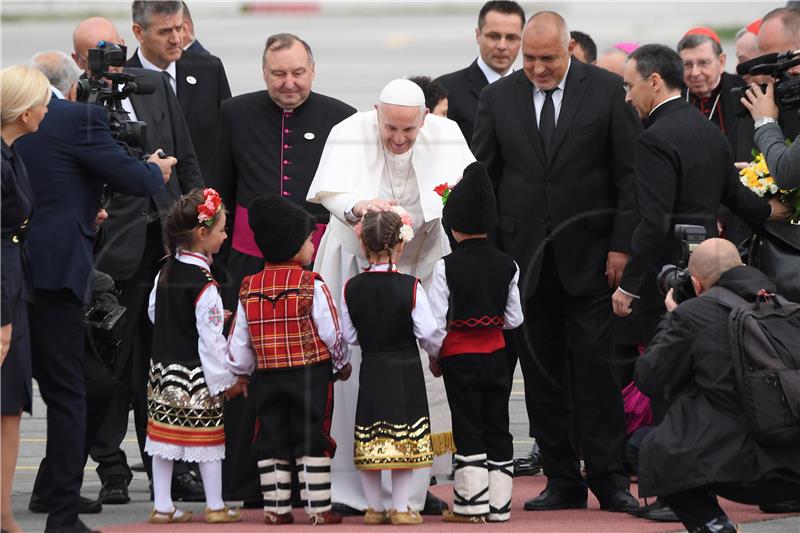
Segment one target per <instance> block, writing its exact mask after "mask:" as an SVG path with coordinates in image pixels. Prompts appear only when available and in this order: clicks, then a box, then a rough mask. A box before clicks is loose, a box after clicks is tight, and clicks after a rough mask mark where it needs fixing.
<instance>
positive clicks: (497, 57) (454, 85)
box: [436, 0, 525, 143]
mask: <svg viewBox="0 0 800 533" xmlns="http://www.w3.org/2000/svg"><path fill="white" fill-rule="evenodd" d="M524 25H525V11H524V10H523V9H522V7H521V6H520V5H519V4H518V3H516V2H512V1H507V0H492V1H490V2H486V3H485V4H484V5H483V7H482V8H481V11H480V13H479V14H478V27H477V28H475V40H476V41H477V42H478V48H479V50H480V54H479V55H478V58H477V59H476V60H475V61H473V62H472V64H470V66H468V67H467V68H465V69H462V70H457V71H456V72H451V73H450V74H445V75H444V76H441V77H439V78H438V79H437V80H436V81H438V82H439V83H441V84H442V85H443V86H444V88H445V89H447V92H448V108H447V118H449V119H451V120H455V121H456V122H457V123H458V127H459V128H461V132H462V133H463V134H464V138H465V139H466V140H467V142H468V143H469V142H470V141H471V140H472V130H473V127H474V124H475V111H476V109H477V108H478V97H479V96H480V94H481V90H482V89H483V88H484V87H486V86H487V85H488V84H490V83H492V82H494V81H496V80H499V79H500V78H502V77H503V76H507V75H508V74H510V73H511V71H512V70H511V67H512V66H513V65H514V61H516V59H517V54H518V53H519V47H520V44H522V27H523V26H524Z"/></svg>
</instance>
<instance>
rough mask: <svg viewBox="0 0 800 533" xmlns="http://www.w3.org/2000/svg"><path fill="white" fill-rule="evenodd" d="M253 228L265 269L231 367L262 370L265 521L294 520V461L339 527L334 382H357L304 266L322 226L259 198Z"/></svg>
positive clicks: (324, 513)
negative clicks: (334, 495)
mask: <svg viewBox="0 0 800 533" xmlns="http://www.w3.org/2000/svg"><path fill="white" fill-rule="evenodd" d="M248 212H249V213H250V216H249V224H250V228H251V229H252V230H253V234H254V237H255V241H256V244H257V245H258V248H259V249H260V250H261V253H262V254H263V255H264V260H265V261H266V265H265V266H264V270H262V271H261V272H258V273H257V274H254V275H252V276H248V277H246V278H245V279H244V280H243V281H242V285H241V289H240V291H239V305H238V310H237V312H236V319H235V321H234V325H233V327H232V328H231V336H230V343H229V362H228V365H229V367H230V368H231V369H233V370H234V371H235V372H236V373H242V374H251V373H253V372H255V375H254V379H253V384H252V385H251V386H250V393H251V395H252V396H253V397H254V399H255V404H256V411H257V413H258V419H257V426H256V427H257V429H256V436H255V440H254V443H255V446H256V450H257V453H258V457H259V461H258V470H259V474H260V476H261V490H262V492H263V495H264V521H265V523H267V524H268V525H276V524H288V523H291V522H293V520H294V518H293V517H292V513H291V511H292V502H291V482H292V472H291V467H290V461H292V460H294V461H295V463H296V465H297V468H298V480H299V482H300V497H301V499H303V500H304V501H305V502H306V504H307V507H306V511H307V513H308V515H309V517H310V519H311V523H312V524H314V525H323V524H337V523H340V522H341V521H342V517H341V516H340V515H339V514H337V513H334V512H333V511H331V478H330V476H331V474H330V472H331V457H333V454H334V452H335V451H336V443H335V442H334V440H333V439H332V438H331V436H330V425H331V414H332V410H333V382H334V381H335V380H336V379H343V380H346V379H347V378H348V377H349V376H350V371H351V368H350V363H349V362H348V361H349V352H348V350H347V347H346V345H345V344H344V343H343V342H342V336H341V330H340V328H339V317H338V314H337V311H336V307H335V305H334V303H333V298H331V294H330V292H329V290H328V287H327V286H326V285H325V283H324V282H323V281H322V279H321V278H320V277H319V275H318V274H316V273H314V272H311V271H308V270H304V269H303V266H305V265H308V264H309V263H311V258H312V256H313V255H314V243H313V242H312V240H311V234H312V233H313V232H314V230H315V227H316V225H315V224H316V223H315V220H314V217H313V216H312V215H310V214H309V213H308V212H307V211H305V210H304V209H303V208H301V207H299V206H297V205H295V204H293V203H292V202H290V201H288V200H286V199H285V198H282V197H280V196H278V195H268V196H262V197H259V198H256V199H255V200H253V202H252V203H251V204H250V206H249V208H248Z"/></svg>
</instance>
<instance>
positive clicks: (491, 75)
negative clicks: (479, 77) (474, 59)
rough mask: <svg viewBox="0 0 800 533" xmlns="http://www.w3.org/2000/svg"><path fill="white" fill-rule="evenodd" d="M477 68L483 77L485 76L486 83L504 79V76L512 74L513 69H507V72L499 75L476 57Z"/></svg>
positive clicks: (479, 57) (480, 58)
mask: <svg viewBox="0 0 800 533" xmlns="http://www.w3.org/2000/svg"><path fill="white" fill-rule="evenodd" d="M478 68H479V69H481V72H483V75H484V76H486V81H488V82H489V83H494V82H496V81H497V80H499V79H500V78H505V77H506V76H508V75H509V74H511V73H512V72H514V67H508V70H507V71H506V73H505V74H500V73H498V72H497V71H496V70H495V69H493V68H492V67H490V66H489V65H487V64H486V61H484V60H483V58H482V57H481V56H478Z"/></svg>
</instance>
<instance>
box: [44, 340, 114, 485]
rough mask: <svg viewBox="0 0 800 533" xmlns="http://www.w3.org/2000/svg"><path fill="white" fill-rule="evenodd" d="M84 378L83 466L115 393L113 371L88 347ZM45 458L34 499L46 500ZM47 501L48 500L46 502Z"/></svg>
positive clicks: (84, 363) (85, 355) (84, 362)
mask: <svg viewBox="0 0 800 533" xmlns="http://www.w3.org/2000/svg"><path fill="white" fill-rule="evenodd" d="M83 378H84V382H85V384H86V439H85V442H84V446H83V465H86V460H87V459H88V458H89V449H90V448H91V446H92V442H94V440H95V437H97V432H98V431H99V430H100V426H101V425H102V423H103V421H104V420H105V417H106V414H107V413H108V408H109V405H110V403H109V402H110V400H111V397H112V395H113V393H114V382H113V379H112V376H111V371H110V370H109V369H108V367H107V366H106V364H105V363H103V361H101V360H100V358H99V357H98V356H97V355H95V354H94V353H92V352H91V350H90V349H89V347H88V346H87V347H86V349H85V350H84V353H83ZM46 462H47V457H44V458H43V459H42V461H41V463H39V471H38V472H37V473H36V480H35V481H34V483H33V491H32V498H33V497H39V498H42V499H43V498H45V496H44V492H45V488H44V487H45V484H44V483H43V482H44V472H46V471H47V468H46V467H45V463H46ZM44 501H47V500H44Z"/></svg>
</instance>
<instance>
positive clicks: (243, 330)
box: [226, 302, 256, 375]
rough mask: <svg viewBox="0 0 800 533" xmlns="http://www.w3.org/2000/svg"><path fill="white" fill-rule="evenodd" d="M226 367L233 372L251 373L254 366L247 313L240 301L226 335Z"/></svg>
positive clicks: (254, 360)
mask: <svg viewBox="0 0 800 533" xmlns="http://www.w3.org/2000/svg"><path fill="white" fill-rule="evenodd" d="M226 364H227V365H228V368H230V369H231V372H233V373H234V374H239V375H241V374H252V373H253V371H254V370H255V368H256V353H255V352H254V351H253V343H252V342H251V340H250V328H248V327H247V315H246V314H245V312H244V306H243V305H242V302H239V305H238V307H237V308H236V314H235V315H233V325H232V326H231V333H230V336H229V337H228V358H227V360H226Z"/></svg>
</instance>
